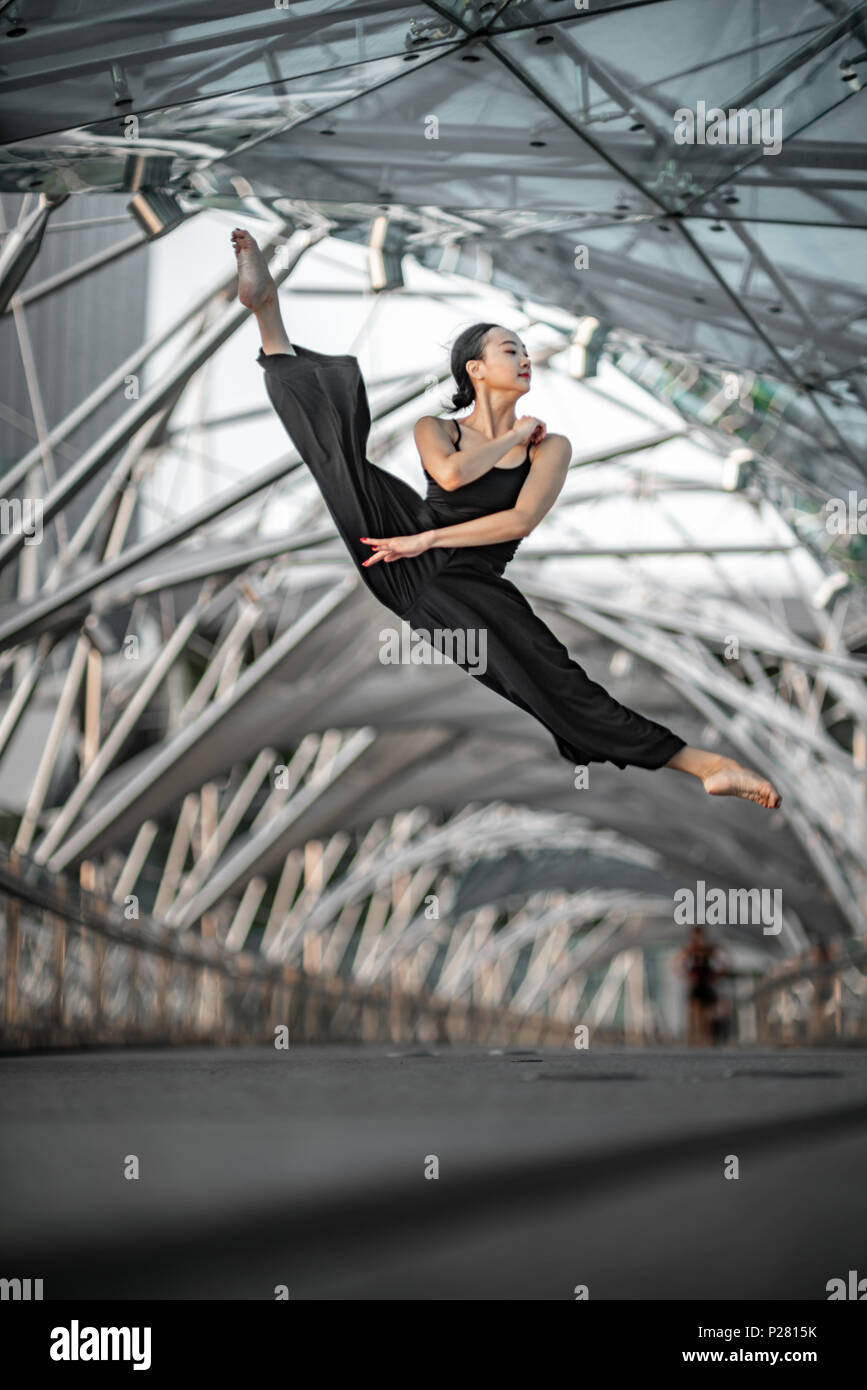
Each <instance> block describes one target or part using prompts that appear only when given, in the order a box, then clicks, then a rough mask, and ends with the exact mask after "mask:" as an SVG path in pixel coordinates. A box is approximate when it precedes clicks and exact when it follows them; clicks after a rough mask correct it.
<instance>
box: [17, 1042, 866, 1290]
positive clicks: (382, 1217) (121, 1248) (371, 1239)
mask: <svg viewBox="0 0 867 1390" xmlns="http://www.w3.org/2000/svg"><path fill="white" fill-rule="evenodd" d="M0 1115H2V1134H3V1137H2V1141H0V1193H2V1198H0V1209H2V1222H0V1250H2V1257H0V1263H2V1268H0V1275H3V1276H5V1277H15V1276H18V1277H22V1278H23V1277H30V1278H42V1279H43V1280H44V1293H45V1297H46V1298H47V1299H50V1298H62V1297H82V1298H107V1297H113V1298H129V1299H138V1298H168V1299H204V1298H207V1299H212V1298H231V1299H236V1298H243V1299H273V1298H274V1296H275V1292H274V1291H275V1288H276V1287H277V1286H278V1285H286V1286H287V1288H288V1291H289V1296H290V1298H292V1299H298V1298H300V1299H335V1298H336V1299H380V1298H386V1299H430V1298H436V1299H486V1298H487V1299H522V1300H523V1299H561V1298H565V1299H573V1298H574V1297H575V1293H574V1290H575V1288H576V1286H578V1285H587V1286H588V1290H589V1294H590V1297H591V1299H597V1298H602V1299H637V1298H651V1299H660V1300H669V1299H678V1300H681V1299H689V1300H698V1299H701V1300H704V1299H710V1300H720V1299H723V1300H724V1299H741V1298H746V1299H810V1300H812V1299H821V1300H824V1299H826V1298H827V1294H826V1284H827V1281H828V1280H829V1279H831V1278H834V1277H837V1276H840V1277H843V1278H846V1277H847V1274H848V1271H849V1270H850V1269H858V1270H859V1271H860V1274H861V1276H862V1277H863V1276H865V1275H867V1222H865V1214H867V1199H865V1174H867V1052H865V1051H864V1050H863V1049H853V1048H842V1049H835V1050H831V1049H828V1050H822V1051H817V1050H812V1049H810V1050H806V1049H798V1050H791V1049H787V1050H774V1051H767V1052H758V1051H740V1050H735V1049H728V1048H717V1049H713V1050H710V1049H702V1050H696V1051H689V1050H685V1049H684V1050H667V1049H666V1050H662V1049H627V1048H606V1049H593V1048H591V1049H590V1050H588V1051H586V1052H579V1051H569V1050H562V1049H540V1050H530V1049H514V1048H510V1049H505V1050H495V1049H489V1048H480V1047H474V1048H469V1047H453V1048H448V1047H429V1048H426V1047H412V1046H397V1045H389V1044H381V1045H375V1046H364V1047H362V1046H348V1045H347V1046H321V1047H320V1046H313V1045H306V1046H295V1047H291V1048H289V1049H288V1050H286V1051H277V1050H274V1049H272V1048H267V1047H245V1048H206V1047H200V1048H194V1049H190V1048H174V1049H173V1048H159V1049H147V1048H139V1049H127V1050H124V1049H116V1050H104V1051H102V1050H95V1051H79V1052H74V1053H60V1052H58V1053H42V1054H38V1055H30V1056H10V1055H6V1056H3V1057H0ZM130 1156H135V1157H136V1158H137V1159H138V1163H139V1172H140V1176H139V1178H138V1179H137V1180H134V1181H130V1180H128V1179H126V1178H125V1177H124V1168H125V1165H126V1164H128V1161H129V1157H130ZM732 1157H734V1158H736V1159H737V1161H738V1165H739V1176H738V1177H737V1179H732V1178H728V1179H727V1178H726V1177H725V1168H726V1165H727V1164H728V1165H729V1166H731V1163H732ZM434 1161H436V1164H437V1165H438V1174H439V1175H438V1177H436V1178H431V1177H426V1176H425V1174H426V1171H427V1172H430V1171H431V1169H432V1167H433V1165H434Z"/></svg>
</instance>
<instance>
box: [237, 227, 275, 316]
mask: <svg viewBox="0 0 867 1390" xmlns="http://www.w3.org/2000/svg"><path fill="white" fill-rule="evenodd" d="M232 245H233V247H234V248H235V255H236V256H237V257H238V298H239V299H240V301H241V303H242V304H243V305H244V308H245V309H252V310H253V312H254V313H258V311H259V310H260V309H263V308H264V307H265V305H266V304H276V302H277V286H276V285H275V284H274V281H273V280H272V278H271V272H270V271H269V269H268V267H267V265H266V264H265V257H264V256H263V255H262V252H261V251H260V250H259V246H258V244H257V242H256V241H254V239H253V237H251V235H250V233H249V232H245V231H244V230H243V229H242V228H241V227H236V228H235V229H234V231H233V232H232Z"/></svg>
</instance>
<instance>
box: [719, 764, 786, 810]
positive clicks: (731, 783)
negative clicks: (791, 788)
mask: <svg viewBox="0 0 867 1390" xmlns="http://www.w3.org/2000/svg"><path fill="white" fill-rule="evenodd" d="M702 785H703V786H704V789H705V791H706V792H707V794H708V796H740V797H743V799H744V800H745V801H754V802H755V803H756V805H757V806H766V807H767V808H768V809H769V810H776V809H777V807H778V806H781V805H782V801H783V798H782V797H781V796H780V794H779V792H777V791H775V790H774V788H773V787H772V786H771V784H770V782H768V781H766V779H765V778H764V777H760V776H759V774H758V773H757V772H750V770H749V768H746V767H741V765H740V763H736V762H735V761H734V759H733V758H721V759H720V767H719V768H718V769H717V770H716V771H714V772H711V773H709V774H708V775H707V777H703V778H702Z"/></svg>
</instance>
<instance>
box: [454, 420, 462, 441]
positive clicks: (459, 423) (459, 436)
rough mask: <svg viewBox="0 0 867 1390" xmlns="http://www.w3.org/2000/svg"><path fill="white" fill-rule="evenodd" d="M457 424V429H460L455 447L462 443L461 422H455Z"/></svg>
mask: <svg viewBox="0 0 867 1390" xmlns="http://www.w3.org/2000/svg"><path fill="white" fill-rule="evenodd" d="M455 424H456V425H457V427H458V437H457V439H456V440H455V445H456V446H457V445H458V444H460V442H461V422H460V420H455Z"/></svg>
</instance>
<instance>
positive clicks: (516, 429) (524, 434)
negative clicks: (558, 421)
mask: <svg viewBox="0 0 867 1390" xmlns="http://www.w3.org/2000/svg"><path fill="white" fill-rule="evenodd" d="M512 433H513V434H514V436H515V439H516V440H517V442H518V443H519V444H541V442H542V440H543V439H544V438H545V435H546V434H547V433H548V427H547V425H546V424H545V422H544V420H539V419H538V418H537V417H536V416H535V415H519V416H518V419H517V420H516V421H515V423H514V425H513V426H512Z"/></svg>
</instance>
